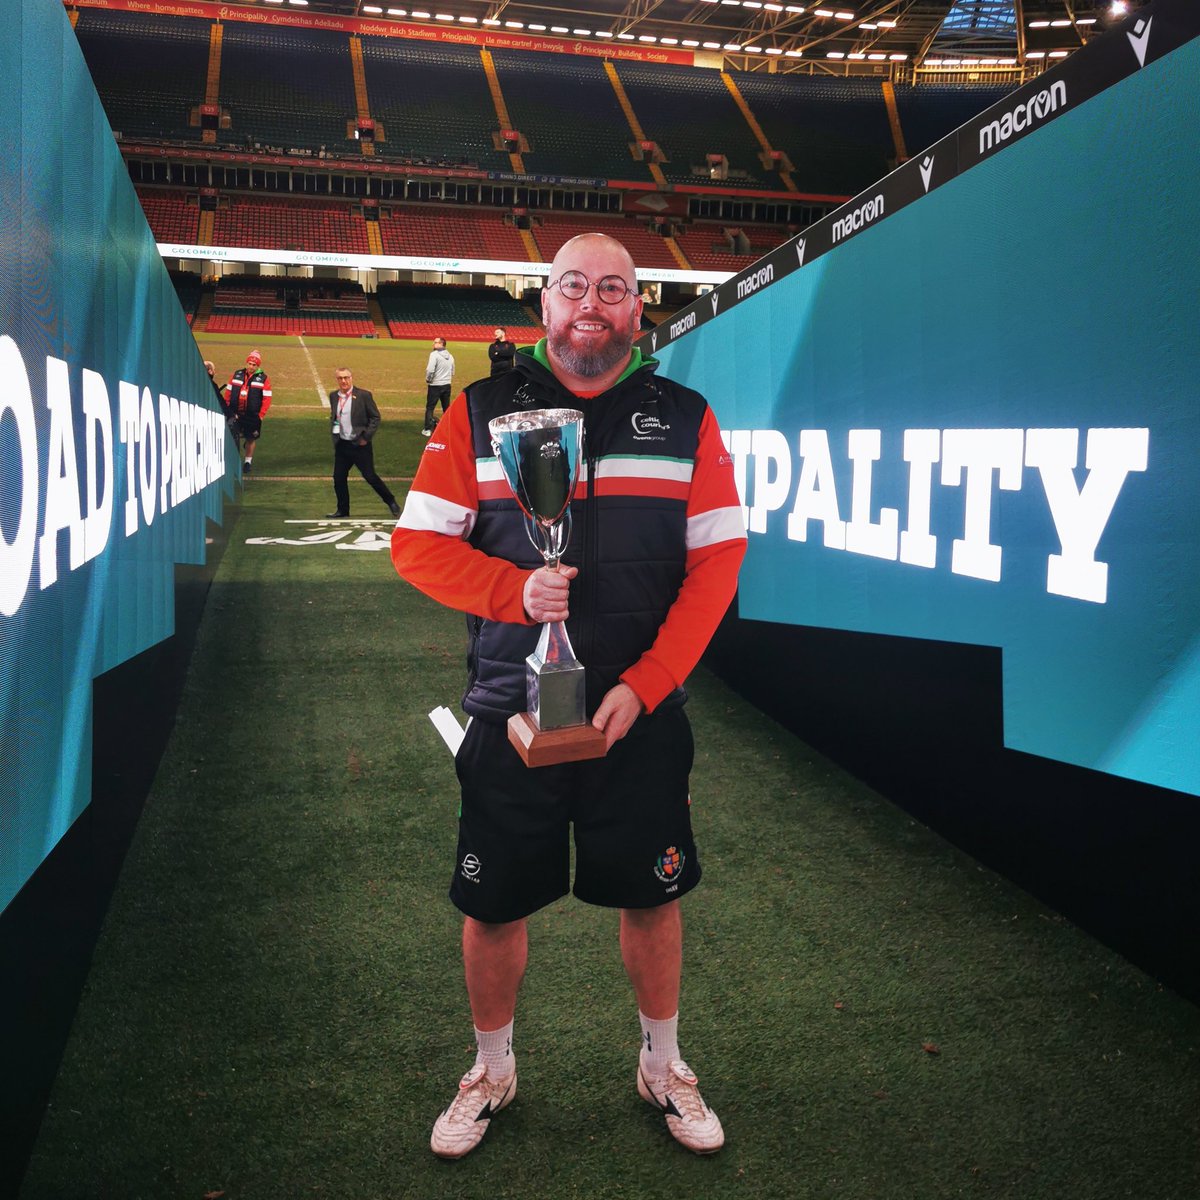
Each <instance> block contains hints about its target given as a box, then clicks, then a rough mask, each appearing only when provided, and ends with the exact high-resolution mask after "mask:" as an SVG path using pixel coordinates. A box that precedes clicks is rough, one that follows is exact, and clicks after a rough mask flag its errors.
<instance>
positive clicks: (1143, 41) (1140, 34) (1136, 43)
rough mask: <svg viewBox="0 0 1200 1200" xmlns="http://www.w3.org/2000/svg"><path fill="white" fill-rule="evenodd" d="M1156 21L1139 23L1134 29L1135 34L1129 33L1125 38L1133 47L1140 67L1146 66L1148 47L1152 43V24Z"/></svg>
mask: <svg viewBox="0 0 1200 1200" xmlns="http://www.w3.org/2000/svg"><path fill="white" fill-rule="evenodd" d="M1153 20H1154V18H1153V17H1150V18H1148V19H1147V20H1145V21H1139V22H1138V23H1137V24H1136V25H1135V26H1134V27H1133V33H1127V34H1126V35H1125V36H1126V37H1127V38H1128V39H1129V44H1130V45H1131V46H1132V47H1133V52H1134V54H1136V55H1137V60H1138V66H1139V67H1144V66H1145V65H1146V47H1147V45H1148V43H1149V41H1150V24H1151V22H1152V21H1153Z"/></svg>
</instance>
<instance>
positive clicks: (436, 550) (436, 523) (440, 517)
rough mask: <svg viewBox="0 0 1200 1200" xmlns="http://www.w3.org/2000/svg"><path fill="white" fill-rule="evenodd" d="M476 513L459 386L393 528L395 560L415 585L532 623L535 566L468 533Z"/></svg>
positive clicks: (474, 608) (474, 609)
mask: <svg viewBox="0 0 1200 1200" xmlns="http://www.w3.org/2000/svg"><path fill="white" fill-rule="evenodd" d="M478 515H479V489H478V485H477V475H476V469H475V451H474V446H473V443H472V438H471V425H470V420H469V418H468V415H467V401H466V398H465V396H463V395H461V394H460V395H459V397H458V398H457V399H456V400H455V401H454V403H453V404H451V405H450V410H449V412H447V413H446V415H445V417H443V418H442V420H441V421H439V422H438V426H437V430H436V431H435V433H434V435H433V436H432V437H431V438H430V439H429V441H428V442H426V443H425V452H424V453H423V454H422V455H421V462H420V464H419V466H418V467H417V474H416V478H415V479H414V480H413V485H412V488H411V489H410V490H409V493H408V497H407V499H406V500H405V503H404V511H403V513H401V515H400V520H399V522H398V523H397V525H396V528H395V530H394V531H393V533H392V563H393V564H394V565H395V568H396V570H397V571H398V572H399V573H400V575H401V576H402V577H403V578H404V579H406V580H407V581H408V582H409V583H411V584H412V585H413V587H415V588H417V589H418V590H419V591H422V592H424V593H425V594H426V595H427V596H432V597H433V599H434V600H437V601H438V602H439V603H441V604H445V605H447V606H448V607H449V608H456V609H458V610H460V611H461V612H471V613H477V614H479V616H481V617H485V618H487V619H488V620H489V621H507V622H509V623H510V624H515V625H530V624H532V623H533V622H531V621H530V619H529V617H528V616H527V615H526V613H525V604H524V600H523V594H524V589H525V580H526V579H527V578H528V576H529V575H530V574H531V572H530V571H526V570H524V569H523V568H521V567H518V566H516V565H515V564H514V563H510V562H509V561H508V560H507V559H503V558H494V557H492V556H491V555H490V554H484V553H483V551H482V550H476V549H475V547H474V546H472V545H471V544H470V543H469V542H468V541H467V540H466V539H467V538H468V537H469V536H470V534H471V530H472V529H473V528H474V527H475V519H476V517H477V516H478Z"/></svg>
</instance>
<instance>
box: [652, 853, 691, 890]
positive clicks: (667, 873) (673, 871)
mask: <svg viewBox="0 0 1200 1200" xmlns="http://www.w3.org/2000/svg"><path fill="white" fill-rule="evenodd" d="M685 861H686V860H685V858H684V856H683V852H682V851H681V850H679V849H678V848H677V847H675V846H668V847H667V848H666V849H665V850H664V851H663V852H662V853H661V854H660V855H659V856H658V862H656V863H655V864H654V874H655V875H657V876H658V879H659V882H660V883H675V882H677V881H678V879H679V876H680V873H681V872H682V871H683V864H684V862H685Z"/></svg>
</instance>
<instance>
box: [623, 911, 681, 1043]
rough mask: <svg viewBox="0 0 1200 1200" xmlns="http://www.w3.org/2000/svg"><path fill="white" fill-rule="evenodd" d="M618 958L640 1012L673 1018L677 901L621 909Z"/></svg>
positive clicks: (678, 943) (677, 965)
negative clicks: (619, 952) (659, 905)
mask: <svg viewBox="0 0 1200 1200" xmlns="http://www.w3.org/2000/svg"><path fill="white" fill-rule="evenodd" d="M621 958H622V960H623V961H624V963H625V973H626V974H627V975H628V976H629V981H630V983H632V984H633V990H634V993H635V994H636V995H637V1002H638V1008H640V1009H641V1010H642V1013H643V1014H644V1015H645V1016H647V1017H650V1018H652V1019H653V1020H655V1021H665V1020H668V1019H669V1018H671V1017H673V1016H674V1015H675V1014H676V1013H677V1012H678V1011H679V978H680V975H681V974H682V971H683V920H682V917H681V915H680V912H679V902H678V901H677V900H672V901H671V903H670V904H664V905H662V906H661V907H659V908H623V909H621Z"/></svg>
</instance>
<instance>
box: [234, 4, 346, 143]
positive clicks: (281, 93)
mask: <svg viewBox="0 0 1200 1200" xmlns="http://www.w3.org/2000/svg"><path fill="white" fill-rule="evenodd" d="M221 106H222V108H226V109H228V110H229V113H230V117H231V120H232V125H231V127H230V129H229V130H222V138H223V139H226V140H228V139H230V138H232V140H233V141H235V142H237V143H244V142H246V141H249V142H251V143H253V142H259V143H262V144H264V145H270V146H273V147H276V148H277V149H284V150H287V149H292V148H298V149H309V150H316V149H319V148H320V147H321V146H325V147H327V148H328V149H330V150H333V151H336V152H338V153H339V154H345V153H347V152H348V151H351V150H354V149H356V147H357V143H355V142H354V141H352V140H349V139H347V136H346V123H347V122H350V123H351V125H353V122H354V120H355V118H356V116H357V114H358V108H357V105H356V103H355V98H354V72H353V68H352V66H351V62H350V49H349V44H348V42H347V39H346V35H345V34H338V33H325V32H323V31H319V30H305V29H289V28H287V27H284V26H272V27H270V28H266V29H256V28H254V27H253V26H249V25H244V24H242V23H241V22H238V21H231V22H230V23H229V24H227V25H226V26H225V36H224V43H223V46H222V50H221Z"/></svg>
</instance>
